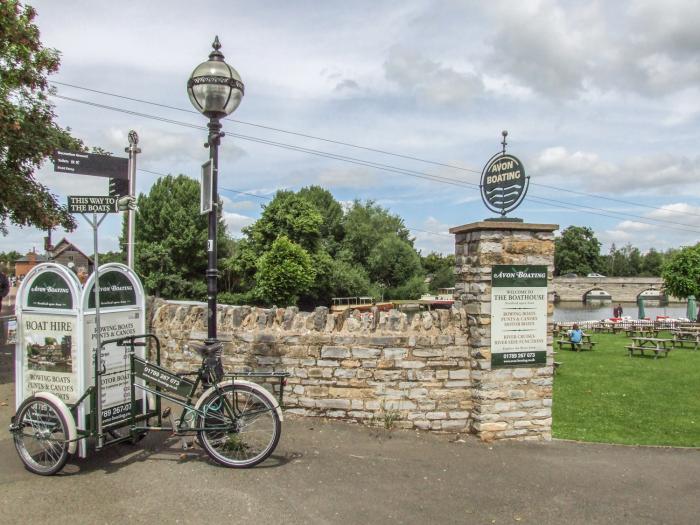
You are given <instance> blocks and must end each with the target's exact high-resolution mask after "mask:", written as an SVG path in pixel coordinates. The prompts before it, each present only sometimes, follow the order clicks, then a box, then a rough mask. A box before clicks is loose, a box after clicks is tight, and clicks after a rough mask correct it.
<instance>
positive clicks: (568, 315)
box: [554, 302, 686, 321]
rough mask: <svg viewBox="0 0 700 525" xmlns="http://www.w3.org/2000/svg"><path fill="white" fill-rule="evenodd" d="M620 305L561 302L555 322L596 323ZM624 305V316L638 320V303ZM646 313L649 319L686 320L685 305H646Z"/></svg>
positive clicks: (610, 314) (555, 307)
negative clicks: (664, 316)
mask: <svg viewBox="0 0 700 525" xmlns="http://www.w3.org/2000/svg"><path fill="white" fill-rule="evenodd" d="M617 304H618V303H612V304H610V303H608V304H603V305H601V304H583V303H580V302H560V303H557V304H555V305H554V320H555V321H596V320H600V319H607V318H609V317H612V315H613V308H614V307H615V306H616V305H617ZM619 304H621V305H622V309H623V314H622V315H623V316H629V317H631V318H632V319H638V314H639V310H638V308H637V304H636V303H619ZM644 313H645V314H646V317H648V318H649V319H656V316H657V315H667V316H669V317H674V318H681V317H682V318H685V315H686V305H685V303H672V304H670V305H669V306H660V307H659V306H647V305H644Z"/></svg>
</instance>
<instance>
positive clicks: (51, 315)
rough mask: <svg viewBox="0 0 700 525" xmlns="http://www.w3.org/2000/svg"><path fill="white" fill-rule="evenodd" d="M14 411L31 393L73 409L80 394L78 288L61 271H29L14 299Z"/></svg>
mask: <svg viewBox="0 0 700 525" xmlns="http://www.w3.org/2000/svg"><path fill="white" fill-rule="evenodd" d="M17 298H18V299H17V304H16V306H15V312H16V314H17V334H16V345H15V404H16V408H18V407H19V405H20V404H21V403H22V402H23V401H24V400H25V399H27V398H28V397H30V396H32V395H33V394H36V393H37V392H50V393H52V394H55V395H56V396H58V397H59V398H60V399H61V400H63V402H65V403H67V404H69V403H74V402H75V401H77V399H78V398H79V397H80V395H81V394H82V389H83V385H82V383H81V380H82V378H81V375H80V373H79V371H80V369H81V366H82V361H81V358H82V355H81V354H80V352H79V351H78V349H79V348H80V343H81V334H80V331H79V330H78V326H79V322H80V315H79V302H80V282H79V281H78V278H77V277H76V276H75V274H74V273H73V272H71V271H70V270H68V268H66V267H65V266H62V265H59V264H54V263H43V264H39V265H37V266H35V267H34V268H32V270H31V271H30V272H29V274H28V275H27V277H25V279H24V280H23V281H22V284H21V286H20V288H19V290H18V293H17Z"/></svg>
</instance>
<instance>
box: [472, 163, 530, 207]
mask: <svg viewBox="0 0 700 525" xmlns="http://www.w3.org/2000/svg"><path fill="white" fill-rule="evenodd" d="M528 185H529V177H526V176H525V168H524V167H523V164H522V162H520V160H519V159H518V158H517V157H515V156H513V155H508V154H503V153H499V154H498V155H496V156H495V157H493V158H492V159H491V160H490V161H489V162H488V164H486V166H485V167H484V170H483V171H482V173H481V197H482V199H483V200H484V204H485V205H486V207H487V208H488V209H490V210H491V211H494V212H497V213H500V214H501V215H505V214H506V213H508V212H509V211H512V210H514V209H515V208H517V207H518V206H519V205H520V203H521V202H522V200H523V198H524V197H525V193H527V188H528Z"/></svg>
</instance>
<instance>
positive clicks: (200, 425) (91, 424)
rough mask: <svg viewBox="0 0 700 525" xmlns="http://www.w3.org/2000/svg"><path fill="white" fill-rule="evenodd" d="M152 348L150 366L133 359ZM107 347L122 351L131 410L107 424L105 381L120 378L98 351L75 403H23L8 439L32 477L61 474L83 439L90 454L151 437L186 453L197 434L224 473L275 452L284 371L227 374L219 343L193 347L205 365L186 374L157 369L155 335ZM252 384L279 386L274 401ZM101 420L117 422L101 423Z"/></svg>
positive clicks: (34, 399)
mask: <svg viewBox="0 0 700 525" xmlns="http://www.w3.org/2000/svg"><path fill="white" fill-rule="evenodd" d="M149 343H153V345H152V346H153V347H154V348H153V350H154V351H155V361H148V360H145V359H141V358H139V357H137V356H136V352H135V348H136V347H143V346H147V345H148V344H149ZM108 344H116V345H117V346H121V347H124V348H125V352H126V357H128V363H129V366H128V369H127V370H128V373H129V377H130V381H129V383H130V384H129V388H130V390H131V403H129V404H127V405H126V406H127V407H128V410H129V411H130V413H129V414H128V416H125V415H124V414H121V416H122V417H116V416H120V415H119V414H109V417H107V418H105V414H104V413H103V410H102V393H101V390H102V383H103V378H107V377H108V376H109V375H110V374H117V373H119V372H109V373H108V372H107V370H106V369H105V368H104V366H100V357H99V356H100V355H101V351H100V352H95V358H94V360H93V361H94V366H95V370H94V377H95V381H94V385H92V386H89V387H88V388H87V389H86V391H85V392H84V394H83V395H82V396H81V397H80V398H79V399H78V400H77V401H76V402H75V403H73V404H71V405H66V404H65V403H64V402H63V401H61V400H60V399H59V398H58V397H57V396H55V395H54V394H51V393H48V392H38V393H36V394H34V395H32V396H31V397H29V398H27V399H26V400H25V401H24V402H22V404H21V405H20V406H19V408H18V409H17V413H16V414H15V416H14V417H13V418H12V424H11V426H10V432H11V433H12V435H13V439H14V444H15V447H16V449H17V452H18V453H19V456H20V458H21V460H22V462H23V463H24V465H25V467H26V468H27V469H28V470H30V471H31V472H34V473H36V474H41V475H47V476H48V475H52V474H55V473H57V472H59V471H60V470H61V469H62V468H63V466H64V465H65V464H66V461H67V460H68V457H69V456H70V455H71V454H74V453H75V452H76V449H77V445H78V442H80V441H81V440H85V441H86V442H87V441H88V440H89V439H90V440H91V441H92V442H94V448H95V450H101V449H102V448H103V447H106V446H109V445H115V444H118V443H124V442H131V443H135V442H137V441H138V440H139V439H141V438H142V437H143V436H144V435H145V434H146V433H147V432H149V431H151V430H159V431H169V432H172V433H173V434H175V435H178V436H182V437H183V445H184V446H186V442H185V441H184V436H187V435H196V437H197V441H198V442H199V444H200V445H201V446H202V448H204V450H205V451H206V452H207V454H209V456H210V457H211V458H212V459H214V460H215V461H216V462H217V463H220V464H221V465H224V466H226V467H234V468H236V467H237V468H246V467H252V466H254V465H257V464H258V463H260V462H261V461H264V460H265V459H266V458H267V457H268V456H270V454H272V452H273V451H274V450H275V447H276V446H277V443H278V442H279V439H280V434H281V430H282V429H281V421H282V419H283V416H282V409H281V403H282V396H283V390H284V386H285V383H286V377H287V376H288V375H289V374H288V373H287V372H242V373H235V374H227V373H225V372H224V369H223V366H222V363H221V350H222V343H220V342H217V343H214V344H204V345H195V344H190V348H192V349H194V350H196V351H197V352H198V353H199V354H200V356H201V357H202V363H201V365H200V367H199V368H198V369H197V370H193V371H190V372H185V373H179V372H178V373H175V372H172V371H169V370H167V369H165V368H163V367H162V366H161V365H160V341H159V340H158V338H157V337H156V336H155V335H152V334H143V335H134V336H128V337H121V338H116V339H108V340H105V341H102V342H101V346H100V350H101V349H102V348H103V347H104V346H105V345H108ZM122 373H123V371H122ZM251 378H257V379H259V380H260V379H261V380H264V381H266V382H272V384H276V385H277V395H278V397H277V398H275V396H274V395H273V394H272V393H271V392H270V391H269V390H267V389H266V388H264V387H263V386H261V385H259V384H257V383H255V382H252V381H250V380H249V379H251ZM200 387H202V388H201V389H200ZM138 391H142V392H143V393H145V394H146V395H145V396H143V398H144V399H143V403H137V402H136V401H137V392H138ZM138 397H142V396H138ZM86 399H89V401H90V407H94V409H92V410H91V411H90V417H89V418H88V423H87V424H86V425H85V426H86V428H85V429H79V428H77V427H76V423H75V422H76V421H77V419H78V417H77V414H78V408H79V407H80V405H81V404H82V403H83V402H84V401H85V400H86ZM163 399H165V400H167V401H169V402H170V403H172V404H174V405H178V406H179V407H181V412H180V416H179V417H178V418H176V419H173V417H172V411H171V408H170V407H166V408H165V410H161V408H162V407H161V401H162V400H163ZM139 407H141V408H140V409H139ZM163 419H168V420H169V425H165V426H164V425H163ZM105 420H106V421H110V420H112V421H116V422H115V423H107V424H105V423H104V421H105ZM154 420H155V424H153V425H152V424H151V422H152V421H154Z"/></svg>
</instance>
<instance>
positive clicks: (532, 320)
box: [491, 265, 547, 367]
mask: <svg viewBox="0 0 700 525" xmlns="http://www.w3.org/2000/svg"><path fill="white" fill-rule="evenodd" d="M546 361H547V267H546V266H529V265H496V266H494V267H493V269H492V272H491V366H492V367H502V366H516V365H535V364H544V363H546Z"/></svg>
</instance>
